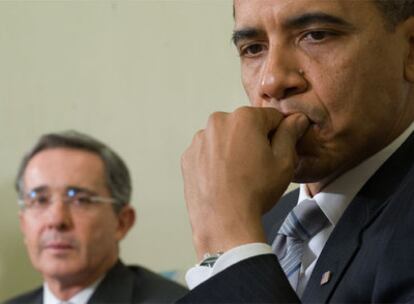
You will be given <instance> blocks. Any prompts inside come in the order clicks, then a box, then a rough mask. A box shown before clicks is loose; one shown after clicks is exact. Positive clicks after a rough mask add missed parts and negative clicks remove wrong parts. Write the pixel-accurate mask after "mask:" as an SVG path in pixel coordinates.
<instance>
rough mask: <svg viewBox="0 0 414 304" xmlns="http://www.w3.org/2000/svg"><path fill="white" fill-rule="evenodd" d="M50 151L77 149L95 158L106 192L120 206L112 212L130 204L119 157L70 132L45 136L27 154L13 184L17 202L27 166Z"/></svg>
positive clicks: (125, 173)
mask: <svg viewBox="0 0 414 304" xmlns="http://www.w3.org/2000/svg"><path fill="white" fill-rule="evenodd" d="M53 148H70V149H79V150H85V151H89V152H92V153H95V154H96V155H98V156H99V157H100V158H101V159H102V162H103V163H104V168H105V180H106V185H107V187H108V189H109V192H110V193H111V196H112V197H113V198H114V199H115V200H116V201H117V202H119V204H115V205H114V210H115V211H116V212H118V211H119V210H121V209H122V207H124V206H125V205H127V204H129V202H130V199H131V192H132V186H131V176H130V174H129V170H128V168H127V166H126V165H125V163H124V161H123V160H122V159H121V157H120V156H119V155H118V154H117V153H115V151H113V150H112V149H111V148H110V147H108V146H107V145H105V144H104V143H102V142H100V141H99V140H97V139H95V138H93V137H92V136H89V135H86V134H83V133H80V132H77V131H73V130H70V131H63V132H59V133H49V134H44V135H42V136H41V137H40V138H39V139H38V141H37V142H36V143H35V144H34V146H33V147H32V148H31V149H30V150H29V151H28V152H27V153H26V155H25V156H24V157H23V159H22V161H21V163H20V167H19V170H18V173H17V177H16V182H15V187H16V191H17V193H18V195H19V197H20V198H21V197H22V196H23V194H24V193H23V192H24V181H23V175H24V172H25V170H26V167H27V164H28V163H29V161H30V160H31V159H32V158H33V157H34V156H35V155H36V154H37V153H39V152H41V151H44V150H47V149H53Z"/></svg>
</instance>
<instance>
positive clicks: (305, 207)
mask: <svg viewBox="0 0 414 304" xmlns="http://www.w3.org/2000/svg"><path fill="white" fill-rule="evenodd" d="M327 224H328V219H327V217H326V215H325V214H324V213H323V212H322V210H321V209H320V208H319V206H318V204H317V203H316V202H315V201H314V200H311V199H307V200H304V201H302V202H301V203H300V204H298V205H297V206H296V207H295V208H293V210H292V211H291V212H290V213H289V214H288V216H287V218H286V219H285V221H284V222H283V224H282V226H281V227H280V229H279V232H278V234H277V235H276V237H275V240H274V241H273V244H272V249H273V252H274V253H275V254H276V256H277V257H278V259H279V262H280V265H281V266H282V269H283V271H284V272H285V274H286V276H287V278H288V280H289V283H290V285H291V286H292V287H293V289H295V290H296V288H297V285H298V279H299V271H300V266H301V263H302V254H303V244H304V242H306V241H307V240H309V239H310V238H312V237H313V236H314V235H315V234H317V233H318V232H319V231H321V230H322V228H324V227H325V226H326V225H327Z"/></svg>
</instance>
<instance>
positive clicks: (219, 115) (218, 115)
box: [207, 112, 227, 127]
mask: <svg viewBox="0 0 414 304" xmlns="http://www.w3.org/2000/svg"><path fill="white" fill-rule="evenodd" d="M226 116H227V113H224V112H214V113H212V114H210V116H209V118H208V122H207V126H208V127H212V126H217V125H220V124H221V123H222V122H223V120H224V119H225V117H226Z"/></svg>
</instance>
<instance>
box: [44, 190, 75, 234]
mask: <svg viewBox="0 0 414 304" xmlns="http://www.w3.org/2000/svg"><path fill="white" fill-rule="evenodd" d="M45 213H46V214H45V216H46V220H47V226H48V228H50V229H56V230H60V231H65V230H69V229H70V228H71V227H72V225H73V221H72V214H71V211H70V207H69V206H68V204H66V203H64V202H63V200H62V198H61V197H59V196H57V197H55V198H54V200H53V202H52V203H51V204H50V206H49V207H48V209H47V210H46V211H45Z"/></svg>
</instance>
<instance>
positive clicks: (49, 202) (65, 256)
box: [8, 131, 186, 304]
mask: <svg viewBox="0 0 414 304" xmlns="http://www.w3.org/2000/svg"><path fill="white" fill-rule="evenodd" d="M16 189H17V192H18V196H19V204H20V208H21V210H20V213H19V218H20V226H21V230H22V232H23V235H24V241H25V244H26V247H27V251H28V254H29V257H30V260H31V262H32V264H33V266H34V268H35V269H36V270H37V271H39V272H40V273H41V274H42V276H43V279H44V284H43V286H42V287H39V288H38V289H36V290H34V291H31V292H28V293H26V294H23V295H21V296H18V297H16V298H14V299H11V300H9V301H8V303H43V304H56V303H62V302H64V303H71V304H82V303H141V302H173V301H174V300H175V299H177V298H178V297H180V296H181V295H183V294H184V293H185V291H186V290H185V288H183V287H181V286H180V285H178V284H176V283H173V282H172V281H169V280H166V279H164V278H162V277H161V276H159V275H157V274H155V273H153V272H151V271H149V270H147V269H145V268H143V267H140V266H126V265H124V264H123V263H122V261H121V260H120V259H119V242H120V241H121V240H122V239H123V238H124V237H125V236H126V234H127V233H128V231H129V230H130V229H131V227H132V226H133V224H134V221H135V211H134V209H133V208H132V207H131V205H130V204H129V202H130V199H131V179H130V175H129V171H128V168H127V167H126V165H125V163H124V162H123V160H122V159H121V158H120V157H119V156H118V155H117V154H116V153H115V152H114V151H113V150H112V149H111V148H109V147H108V146H106V145H105V144H103V143H101V142H99V141H98V140H96V139H94V138H92V137H90V136H87V135H85V134H81V133H78V132H74V131H70V132H63V133H54V134H46V135H44V136H42V137H41V138H40V139H39V140H38V142H37V143H36V144H35V145H34V147H33V148H32V149H31V150H30V151H29V153H28V154H27V155H26V156H25V157H24V158H23V161H22V163H21V165H20V169H19V172H18V176H17V180H16Z"/></svg>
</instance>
